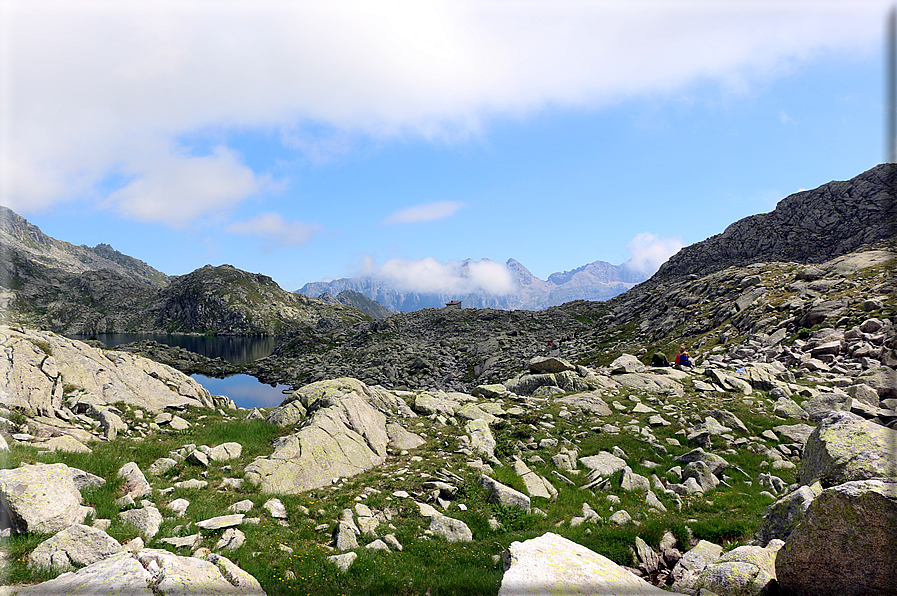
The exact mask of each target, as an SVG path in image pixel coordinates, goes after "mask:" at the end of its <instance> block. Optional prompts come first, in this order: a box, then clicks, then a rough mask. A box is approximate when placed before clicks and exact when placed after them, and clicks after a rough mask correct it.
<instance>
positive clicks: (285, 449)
mask: <svg viewBox="0 0 897 596" xmlns="http://www.w3.org/2000/svg"><path fill="white" fill-rule="evenodd" d="M362 386H363V383H361V382H359V381H356V380H355V379H336V380H335V381H332V382H327V381H321V382H318V383H312V384H311V385H309V386H306V387H303V388H302V389H300V390H298V391H296V392H295V393H294V394H293V397H294V398H295V399H299V400H301V402H302V404H303V406H304V408H305V409H306V411H307V412H308V417H307V419H306V420H305V421H304V422H303V425H302V427H301V428H300V429H299V430H298V432H297V433H296V434H293V435H290V436H287V437H283V438H281V439H278V440H277V441H276V442H275V446H274V452H273V453H272V454H271V455H270V456H268V457H260V458H257V459H256V460H255V461H253V462H252V463H251V464H249V465H248V466H246V469H245V472H246V479H247V480H248V481H249V482H252V483H253V484H256V485H259V486H260V488H261V490H262V492H267V493H276V492H279V493H299V492H302V491H305V490H310V489H313V488H320V487H322V486H328V485H329V484H330V483H331V482H332V481H333V479H334V478H341V477H347V476H354V475H355V474H358V473H361V472H363V471H365V470H368V469H370V468H372V467H374V466H377V465H380V464H381V463H383V462H384V461H385V459H386V446H387V443H388V442H389V437H388V436H387V433H386V416H385V415H384V414H383V413H381V412H380V411H379V410H377V409H375V408H374V407H373V406H372V405H371V403H370V402H369V401H368V399H369V396H368V395H367V394H366V393H365V392H364V391H362V390H361V389H360V388H361V387H362ZM359 391H361V392H359ZM297 396H298V397H297ZM397 399H398V398H397Z"/></svg>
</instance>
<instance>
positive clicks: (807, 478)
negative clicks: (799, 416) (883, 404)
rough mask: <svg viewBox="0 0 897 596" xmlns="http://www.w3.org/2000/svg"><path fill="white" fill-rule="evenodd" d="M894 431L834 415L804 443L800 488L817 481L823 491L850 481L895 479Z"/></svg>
mask: <svg viewBox="0 0 897 596" xmlns="http://www.w3.org/2000/svg"><path fill="white" fill-rule="evenodd" d="M895 458H897V430H893V429H890V428H887V427H884V426H880V425H878V424H875V423H873V422H869V421H867V420H864V419H863V418H861V417H860V416H857V415H856V414H852V413H850V412H834V413H832V414H830V415H829V416H828V417H827V418H825V419H824V420H823V421H822V422H821V423H820V424H819V426H817V427H816V430H814V431H813V433H812V434H811V435H810V438H809V439H807V444H806V445H805V446H804V452H803V459H802V463H801V470H800V482H801V484H812V483H813V482H816V481H817V480H819V481H820V482H821V483H822V485H823V487H828V486H833V485H835V484H841V483H842V482H848V481H851V480H865V479H867V478H883V477H888V476H895V475H897V467H895V466H897V464H895Z"/></svg>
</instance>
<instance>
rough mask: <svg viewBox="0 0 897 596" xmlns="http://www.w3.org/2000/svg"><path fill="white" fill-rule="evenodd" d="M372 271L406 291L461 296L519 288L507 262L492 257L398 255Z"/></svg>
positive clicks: (376, 276) (376, 277)
mask: <svg viewBox="0 0 897 596" xmlns="http://www.w3.org/2000/svg"><path fill="white" fill-rule="evenodd" d="M369 275H371V276H372V277H374V278H375V279H378V280H381V281H383V282H385V283H387V284H389V285H391V286H393V287H395V288H397V289H399V290H401V291H403V292H418V293H422V294H423V293H427V294H445V295H451V296H458V297H461V296H466V295H467V294H490V295H493V296H504V295H507V294H510V293H513V292H515V291H517V284H516V283H515V282H514V277H513V276H512V275H511V272H510V271H509V270H508V268H507V267H506V266H505V264H504V263H497V262H495V261H490V260H489V259H481V260H479V261H473V260H470V259H468V260H465V261H448V262H446V263H442V262H440V261H437V260H436V259H434V258H433V257H426V258H423V259H398V258H397V259H390V260H388V261H386V262H385V263H384V264H383V265H382V266H381V267H380V268H379V270H376V271H374V272H371V273H369Z"/></svg>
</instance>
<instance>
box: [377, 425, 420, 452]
mask: <svg viewBox="0 0 897 596" xmlns="http://www.w3.org/2000/svg"><path fill="white" fill-rule="evenodd" d="M386 436H387V437H389V443H388V444H387V446H388V447H391V448H393V449H397V450H400V451H401V450H404V449H417V448H418V447H420V446H421V445H423V444H424V443H426V441H424V440H423V439H422V438H421V437H420V435H418V434H415V433H413V432H409V431H407V430H405V427H403V426H402V425H401V424H399V423H398V422H390V423H389V424H387V425H386Z"/></svg>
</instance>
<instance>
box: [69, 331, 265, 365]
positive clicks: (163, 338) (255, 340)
mask: <svg viewBox="0 0 897 596" xmlns="http://www.w3.org/2000/svg"><path fill="white" fill-rule="evenodd" d="M67 337H70V338H71V339H78V340H81V341H84V340H85V339H98V340H100V341H101V342H103V345H105V346H106V347H107V348H114V347H116V346H120V345H121V344H126V343H130V342H132V341H143V340H146V341H157V342H159V343H160V344H166V345H169V346H176V347H179V348H184V349H186V350H190V351H191V352H195V353H197V354H202V355H203V356H207V357H209V358H223V359H225V360H227V361H228V362H231V363H233V364H250V363H252V362H255V361H256V360H258V359H259V358H264V357H265V356H269V355H270V354H271V352H273V351H274V337H270V336H269V337H244V336H233V335H216V336H209V335H170V334H168V333H99V334H97V335H69V336H67Z"/></svg>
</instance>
